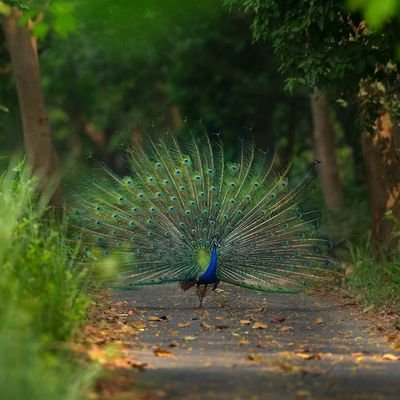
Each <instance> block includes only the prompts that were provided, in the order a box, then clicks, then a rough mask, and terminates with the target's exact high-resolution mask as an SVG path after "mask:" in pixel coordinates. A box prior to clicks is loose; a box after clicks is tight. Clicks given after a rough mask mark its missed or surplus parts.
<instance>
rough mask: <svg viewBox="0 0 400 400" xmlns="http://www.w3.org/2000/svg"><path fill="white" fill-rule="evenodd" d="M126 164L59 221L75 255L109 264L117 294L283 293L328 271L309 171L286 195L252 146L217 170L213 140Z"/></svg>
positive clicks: (173, 146) (152, 146) (78, 198)
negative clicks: (174, 289) (226, 288)
mask: <svg viewBox="0 0 400 400" xmlns="http://www.w3.org/2000/svg"><path fill="white" fill-rule="evenodd" d="M213 140H214V138H213ZM128 160H129V164H130V165H129V167H130V171H131V176H126V177H124V178H120V177H118V176H116V175H115V174H114V173H113V172H112V171H110V170H108V169H105V173H104V174H103V176H102V178H101V179H97V178H96V179H92V180H91V184H90V190H88V191H87V193H84V194H79V195H78V194H75V195H74V203H75V204H74V205H75V208H74V209H73V212H72V213H71V215H70V217H69V218H70V222H71V224H72V225H73V226H74V227H75V228H76V229H75V232H76V240H79V241H80V242H81V243H82V245H81V247H82V249H83V250H84V251H85V252H92V253H93V252H95V251H97V252H99V251H100V252H101V253H102V254H103V255H104V256H109V255H111V254H113V255H115V256H116V257H118V264H119V272H118V274H117V278H118V279H120V280H122V282H124V284H126V285H144V284H159V283H165V282H174V281H179V282H184V283H185V282H186V283H189V287H190V286H191V285H192V284H196V283H197V284H201V283H204V284H208V283H214V284H217V283H218V281H219V280H221V281H224V282H228V283H231V284H234V285H239V286H244V287H248V288H252V289H257V290H265V291H280V292H285V291H293V290H298V289H300V288H301V287H303V286H304V285H306V284H307V283H308V282H309V281H310V280H314V279H318V278H320V277H322V276H324V274H325V273H326V267H327V266H329V265H330V264H331V262H332V261H331V260H330V259H329V257H327V255H326V254H327V249H328V248H329V242H328V241H326V240H324V239H321V238H318V237H317V236H316V234H315V230H316V228H317V227H318V224H319V213H318V211H317V210H315V209H313V208H312V207H310V206H309V203H310V201H309V197H310V196H309V194H310V190H307V188H308V187H309V185H310V183H311V182H312V181H313V178H314V176H315V167H313V168H311V169H310V171H309V172H308V173H307V174H306V176H304V178H303V180H302V181H301V182H300V183H298V184H297V185H295V186H294V187H292V188H290V187H289V184H288V179H287V173H288V171H287V170H285V171H283V172H282V173H279V172H277V171H276V170H275V169H274V168H273V166H272V165H273V160H272V161H268V160H267V157H266V155H265V154H264V153H262V152H260V151H257V150H256V148H255V147H254V145H252V144H245V143H243V144H242V147H241V150H240V156H239V159H238V160H237V162H226V161H225V159H224V152H223V147H222V144H221V142H220V141H219V139H218V140H216V141H215V142H214V141H213V142H212V141H211V140H210V138H209V137H208V136H207V135H204V136H203V137H201V138H196V139H195V138H192V139H191V140H189V141H187V142H186V143H184V144H180V143H178V141H177V139H176V138H175V137H173V136H172V135H168V136H166V137H164V138H162V139H161V140H160V141H159V142H157V143H155V142H150V143H149V147H148V148H146V149H145V148H143V147H137V148H134V149H132V150H130V151H129V156H128ZM96 249H97V250H96ZM211 269H212V271H211ZM213 280H214V281H213Z"/></svg>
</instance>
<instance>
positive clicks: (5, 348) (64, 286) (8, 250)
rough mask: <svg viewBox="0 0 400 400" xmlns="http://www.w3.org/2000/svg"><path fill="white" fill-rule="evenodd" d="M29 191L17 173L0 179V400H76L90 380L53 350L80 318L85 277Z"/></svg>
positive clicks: (31, 186) (30, 184) (31, 183)
mask: <svg viewBox="0 0 400 400" xmlns="http://www.w3.org/2000/svg"><path fill="white" fill-rule="evenodd" d="M35 186H36V184H35V180H34V179H31V178H29V174H28V171H27V170H26V169H25V168H24V167H23V166H22V165H17V166H16V167H15V168H10V169H9V170H8V171H7V172H5V173H4V174H3V175H2V176H1V177H0V398H1V399H10V400H11V399H13V400H19V399H21V400H22V399H23V400H27V399H30V400H36V399H37V400H39V399H40V400H46V399H49V400H50V399H51V400H58V399H60V400H61V399H63V400H65V399H70V400H76V399H79V398H81V397H82V393H83V389H84V388H85V387H86V386H87V385H88V384H89V383H90V381H91V379H92V375H93V373H92V371H89V372H87V373H83V371H82V369H81V368H77V366H76V365H75V364H74V362H73V361H72V358H71V355H70V354H69V352H68V351H66V350H58V351H55V350H54V349H55V348H57V347H61V348H62V347H63V346H62V344H61V342H62V341H65V340H67V339H68V338H70V337H71V335H73V334H74V332H75V331H76V329H77V327H79V325H80V324H81V321H82V319H83V317H84V315H85V309H86V306H87V305H88V302H89V300H88V298H87V296H86V294H85V292H84V291H83V290H82V288H83V286H84V277H85V276H84V271H82V270H81V269H79V268H78V267H77V266H76V265H75V263H74V257H73V252H72V251H71V250H70V249H69V247H68V245H67V243H66V241H65V238H64V234H63V228H62V224H56V223H55V222H54V220H52V218H50V217H48V216H47V217H46V218H44V215H45V212H46V211H47V210H46V208H45V206H44V205H43V204H42V205H41V201H40V199H38V198H37V197H36V195H35ZM59 225H61V227H60V226H59ZM56 344H57V345H56Z"/></svg>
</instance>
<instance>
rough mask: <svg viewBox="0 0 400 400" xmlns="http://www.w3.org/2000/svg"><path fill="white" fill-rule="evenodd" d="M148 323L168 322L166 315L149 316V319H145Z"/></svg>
mask: <svg viewBox="0 0 400 400" xmlns="http://www.w3.org/2000/svg"><path fill="white" fill-rule="evenodd" d="M147 319H148V320H149V321H157V322H158V321H168V317H167V316H166V315H162V316H161V317H157V316H156V315H150V317H149V318H147Z"/></svg>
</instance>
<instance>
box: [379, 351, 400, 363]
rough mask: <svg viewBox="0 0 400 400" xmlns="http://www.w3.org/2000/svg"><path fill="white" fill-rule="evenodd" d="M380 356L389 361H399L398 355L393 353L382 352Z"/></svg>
mask: <svg viewBox="0 0 400 400" xmlns="http://www.w3.org/2000/svg"><path fill="white" fill-rule="evenodd" d="M382 358H383V359H384V360H389V361H399V360H400V356H396V355H394V354H389V353H388V354H384V355H383V356H382Z"/></svg>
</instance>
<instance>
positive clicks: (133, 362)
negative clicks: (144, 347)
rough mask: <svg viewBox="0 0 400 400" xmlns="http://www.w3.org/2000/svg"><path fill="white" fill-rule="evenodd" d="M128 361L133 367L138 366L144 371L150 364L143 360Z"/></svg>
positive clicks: (137, 367)
mask: <svg viewBox="0 0 400 400" xmlns="http://www.w3.org/2000/svg"><path fill="white" fill-rule="evenodd" d="M128 363H129V364H130V366H131V367H132V368H136V369H138V370H139V371H144V370H145V369H146V367H147V366H148V364H147V363H142V362H139V361H131V362H128Z"/></svg>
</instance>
